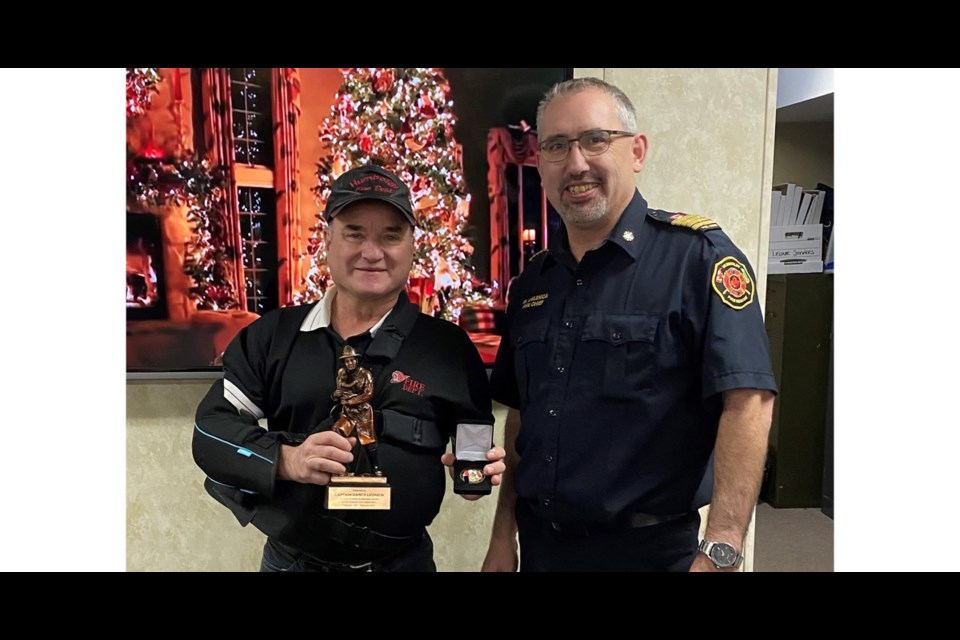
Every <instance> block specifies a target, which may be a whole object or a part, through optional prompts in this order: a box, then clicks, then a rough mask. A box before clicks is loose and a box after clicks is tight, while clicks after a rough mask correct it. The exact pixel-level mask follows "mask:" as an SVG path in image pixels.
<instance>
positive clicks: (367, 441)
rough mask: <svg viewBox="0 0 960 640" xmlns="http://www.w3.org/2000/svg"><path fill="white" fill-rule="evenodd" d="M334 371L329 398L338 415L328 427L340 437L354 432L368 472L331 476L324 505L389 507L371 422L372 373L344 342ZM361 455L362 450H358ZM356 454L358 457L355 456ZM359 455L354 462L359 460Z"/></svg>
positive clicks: (339, 508) (329, 507)
mask: <svg viewBox="0 0 960 640" xmlns="http://www.w3.org/2000/svg"><path fill="white" fill-rule="evenodd" d="M340 359H341V360H343V366H342V367H341V368H340V369H339V370H338V371H337V389H336V391H334V392H333V399H334V400H339V401H340V417H339V419H338V420H337V421H336V422H335V423H334V425H333V427H332V429H333V430H334V431H336V432H337V433H339V434H340V435H342V436H343V437H344V438H349V437H350V436H352V435H354V434H356V436H357V440H358V441H359V442H360V448H361V449H362V450H363V451H365V452H366V455H367V458H368V459H369V461H370V468H371V473H369V474H355V473H347V474H346V475H343V476H334V477H332V478H331V479H330V484H329V485H327V497H326V501H325V502H324V506H326V508H327V509H331V510H348V509H378V510H387V509H390V484H389V483H388V482H387V477H386V476H385V475H383V471H381V470H380V465H379V463H378V462H377V434H376V431H375V430H374V425H373V407H372V406H371V405H370V400H371V398H373V374H372V373H371V372H370V370H369V369H364V368H363V367H361V366H360V354H359V353H357V352H356V351H355V350H354V348H353V347H352V346H350V345H347V346H346V347H344V348H343V355H341V356H340ZM359 455H362V454H359ZM359 455H358V458H359ZM359 462H360V461H359V459H358V460H356V461H355V464H359Z"/></svg>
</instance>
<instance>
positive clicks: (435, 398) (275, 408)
mask: <svg viewBox="0 0 960 640" xmlns="http://www.w3.org/2000/svg"><path fill="white" fill-rule="evenodd" d="M332 299H333V297H332V296H331V295H328V296H327V297H325V298H324V299H323V300H322V301H321V302H320V303H316V304H311V305H304V306H299V307H286V308H283V309H278V310H276V311H271V312H269V313H267V314H265V315H264V316H263V317H262V318H260V319H259V320H257V321H256V322H254V323H253V324H251V325H250V326H249V327H247V328H245V329H243V330H242V331H241V332H240V333H239V334H238V335H237V337H236V338H234V340H233V341H232V342H231V343H230V346H229V347H228V348H227V350H226V352H225V354H224V358H223V368H224V378H223V379H222V380H218V381H217V382H216V383H215V384H214V385H213V387H212V388H211V389H210V391H209V392H208V393H207V395H206V397H205V398H204V400H203V401H202V402H201V404H200V406H199V408H198V410H197V416H196V426H195V429H194V437H193V453H194V459H195V460H196V462H197V464H198V465H199V466H200V467H201V468H202V469H203V470H204V472H206V474H207V476H208V478H209V480H208V483H207V487H208V491H210V492H211V494H212V495H213V496H214V497H215V498H217V499H218V500H219V501H221V502H222V503H223V504H225V505H226V506H228V507H229V508H230V509H231V510H232V511H233V513H234V515H235V516H236V517H237V518H238V520H239V521H240V522H241V524H244V525H246V524H247V523H248V522H249V523H252V524H253V525H254V526H256V527H257V528H258V529H260V530H261V531H263V532H264V533H266V534H267V535H269V536H271V537H273V538H275V539H277V540H279V541H280V542H283V543H285V544H289V545H291V546H294V547H296V548H298V549H300V550H303V551H307V552H309V553H312V554H313V555H315V556H317V557H319V558H321V559H323V560H328V561H331V562H341V561H345V562H347V561H349V562H365V561H368V560H370V559H371V558H370V557H365V556H364V554H363V552H362V551H356V550H354V549H351V548H345V547H343V546H342V545H337V544H333V543H329V542H328V541H327V540H326V539H325V536H324V531H325V530H326V529H327V526H328V521H327V520H325V518H327V516H328V515H330V514H328V513H327V512H326V509H324V507H323V501H324V496H325V492H326V488H325V487H321V486H317V485H312V484H300V483H297V482H291V481H282V480H278V479H277V478H276V462H277V456H278V453H279V447H280V445H281V443H293V442H298V441H300V440H302V439H303V436H304V435H305V434H310V433H313V432H315V431H318V430H327V429H330V427H331V426H332V424H333V422H334V421H335V419H336V418H337V417H338V416H339V411H338V406H339V403H338V401H335V400H333V398H332V397H331V395H332V393H333V392H334V390H335V389H336V375H337V370H338V369H339V368H340V367H342V366H343V361H342V360H341V359H340V356H341V355H342V353H343V348H344V346H345V344H346V342H345V341H344V339H343V338H342V337H341V336H339V335H338V334H337V333H336V332H335V331H334V330H333V329H332V328H331V327H330V326H329V325H330V307H331V303H332ZM349 343H350V344H352V345H353V346H354V347H355V348H357V350H358V351H360V352H361V360H360V366H361V367H364V368H366V369H369V370H370V371H371V373H372V374H373V378H374V396H373V399H372V400H371V404H372V405H373V408H374V410H375V428H376V433H377V441H378V446H377V457H378V462H379V464H380V467H381V468H382V470H383V472H384V474H385V475H386V476H387V479H388V481H389V483H390V486H391V508H390V510H389V511H360V510H358V511H338V512H336V513H335V515H336V517H337V518H340V519H341V520H343V521H346V522H349V523H351V524H353V525H356V526H357V527H369V528H370V529H372V530H373V531H376V532H377V533H380V534H384V535H387V536H410V535H415V534H417V533H418V532H420V531H422V530H423V527H425V526H427V525H429V524H430V522H431V521H432V520H433V518H434V516H436V514H437V513H438V511H439V509H440V503H441V501H442V499H443V494H444V489H445V487H446V476H447V474H446V471H445V468H444V466H443V464H441V462H440V456H441V455H442V454H443V452H444V450H445V448H446V445H447V442H448V441H449V438H450V436H451V434H453V433H454V430H455V428H456V424H457V423H458V422H461V421H465V422H487V423H491V424H492V423H493V414H492V412H491V402H490V392H489V386H488V381H487V375H486V370H485V368H484V366H483V362H482V361H481V360H480V355H479V354H478V353H477V349H476V347H475V346H474V345H473V343H471V342H470V338H469V337H468V336H467V334H466V333H465V332H464V331H463V330H462V329H461V328H460V327H458V326H456V325H454V324H452V323H450V322H448V321H446V320H441V319H439V318H433V317H430V316H426V315H424V314H422V313H420V312H419V310H418V309H417V307H416V306H415V305H413V304H411V303H410V301H409V299H408V298H407V296H406V294H400V297H399V299H398V301H397V304H396V306H395V307H394V308H393V310H392V311H390V313H389V314H387V315H386V316H385V317H384V318H383V319H382V321H381V322H380V323H378V324H377V325H376V326H375V330H374V331H373V335H372V336H371V332H367V333H365V334H363V335H361V336H356V337H351V338H350V339H349ZM264 418H265V419H266V420H267V425H268V430H264V429H263V428H261V427H260V426H259V424H258V420H259V419H264ZM354 456H355V460H356V458H359V462H358V464H359V465H360V467H359V468H358V471H359V472H368V471H369V460H368V457H367V454H366V452H365V451H364V450H363V449H362V448H361V447H357V448H355V449H354ZM352 464H353V463H350V464H348V465H347V467H348V470H351V468H352Z"/></svg>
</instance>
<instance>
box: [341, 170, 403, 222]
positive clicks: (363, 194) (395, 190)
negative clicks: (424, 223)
mask: <svg viewBox="0 0 960 640" xmlns="http://www.w3.org/2000/svg"><path fill="white" fill-rule="evenodd" d="M371 199H372V200H383V201H384V202H389V203H390V204H392V205H393V206H395V207H396V208H397V209H399V210H400V212H401V213H402V214H403V216H404V217H405V218H406V219H407V221H408V222H410V224H412V225H413V226H417V219H416V217H415V216H414V215H413V205H412V204H411V203H410V190H409V189H407V185H405V184H404V183H403V180H401V179H400V178H398V177H397V176H395V175H393V174H392V173H390V172H389V171H387V170H386V169H384V168H383V167H379V166H377V165H374V164H368V165H364V166H362V167H356V168H353V169H350V171H347V172H346V173H344V174H343V175H341V176H340V177H339V178H337V179H336V180H335V181H334V183H333V188H332V189H331V191H330V197H329V198H327V208H326V210H325V211H324V212H323V215H324V217H326V219H327V222H330V221H331V220H333V218H334V216H336V215H337V214H338V213H340V210H341V209H343V208H344V207H345V206H347V205H348V204H353V203H354V202H357V201H359V200H371Z"/></svg>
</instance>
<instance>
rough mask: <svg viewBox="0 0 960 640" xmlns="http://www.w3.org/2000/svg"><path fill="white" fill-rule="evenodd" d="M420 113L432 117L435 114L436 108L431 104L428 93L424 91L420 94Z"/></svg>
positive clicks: (425, 116)
mask: <svg viewBox="0 0 960 640" xmlns="http://www.w3.org/2000/svg"><path fill="white" fill-rule="evenodd" d="M420 115H422V116H423V117H424V118H434V117H436V115H437V110H436V109H435V108H434V106H433V101H432V100H431V99H430V95H429V94H427V93H424V94H423V95H422V96H420Z"/></svg>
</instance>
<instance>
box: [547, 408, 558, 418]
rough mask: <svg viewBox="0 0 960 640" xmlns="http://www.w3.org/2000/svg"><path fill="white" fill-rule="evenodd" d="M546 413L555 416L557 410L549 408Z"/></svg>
mask: <svg viewBox="0 0 960 640" xmlns="http://www.w3.org/2000/svg"><path fill="white" fill-rule="evenodd" d="M547 413H549V414H550V415H551V416H554V417H556V415H557V410H556V409H550V411H547Z"/></svg>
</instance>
